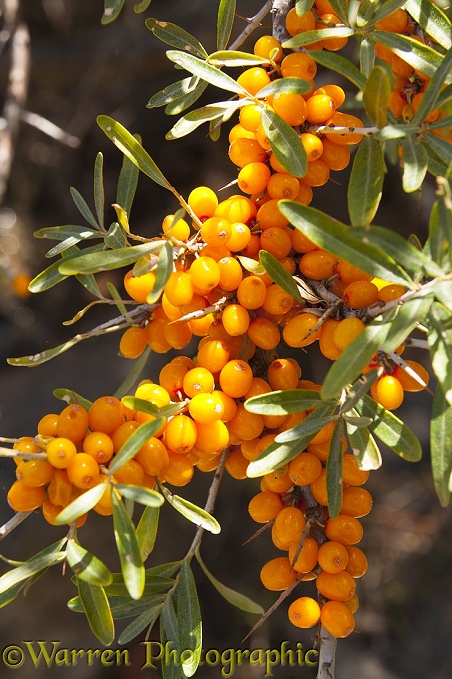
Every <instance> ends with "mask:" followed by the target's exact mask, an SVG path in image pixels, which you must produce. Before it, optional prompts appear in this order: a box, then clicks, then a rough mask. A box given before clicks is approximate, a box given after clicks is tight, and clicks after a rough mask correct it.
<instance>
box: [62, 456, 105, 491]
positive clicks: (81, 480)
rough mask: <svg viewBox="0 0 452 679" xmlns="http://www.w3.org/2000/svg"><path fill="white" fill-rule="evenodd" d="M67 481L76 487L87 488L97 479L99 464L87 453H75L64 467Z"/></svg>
mask: <svg viewBox="0 0 452 679" xmlns="http://www.w3.org/2000/svg"><path fill="white" fill-rule="evenodd" d="M66 472H67V475H68V479H69V481H70V482H71V483H72V484H73V485H74V486H75V487H76V488H83V489H88V488H92V487H93V486H95V485H97V483H98V481H99V475H100V471H99V465H98V464H97V461H96V460H95V459H94V457H92V456H91V455H88V453H77V455H76V456H75V457H74V459H73V460H72V462H71V463H70V465H69V466H68V467H67V469H66Z"/></svg>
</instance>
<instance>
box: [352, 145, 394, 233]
mask: <svg viewBox="0 0 452 679" xmlns="http://www.w3.org/2000/svg"><path fill="white" fill-rule="evenodd" d="M384 170H385V162H384V157H383V148H382V145H381V143H380V142H379V141H378V140H377V139H375V138H374V137H364V139H363V140H362V141H361V143H360V144H359V147H358V150H357V152H356V155H355V158H354V161H353V167H352V173H351V176H350V181H349V184H348V191H347V201H348V211H349V214H350V220H351V223H352V225H353V226H365V225H367V224H370V223H371V222H372V220H373V218H374V216H375V213H376V212H377V209H378V206H379V204H380V200H381V194H382V190H383V179H384Z"/></svg>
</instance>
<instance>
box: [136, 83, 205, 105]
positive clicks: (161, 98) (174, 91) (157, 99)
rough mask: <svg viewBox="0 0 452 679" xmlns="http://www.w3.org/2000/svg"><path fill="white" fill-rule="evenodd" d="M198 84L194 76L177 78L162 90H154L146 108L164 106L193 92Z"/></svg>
mask: <svg viewBox="0 0 452 679" xmlns="http://www.w3.org/2000/svg"><path fill="white" fill-rule="evenodd" d="M198 84H199V79H198V78H195V77H194V76H189V77H188V78H183V80H178V81H177V82H175V83H171V85H167V87H165V88H164V89H163V90H160V91H159V92H156V93H155V94H154V95H153V96H152V97H151V98H150V99H149V101H148V103H147V108H154V107H157V106H166V105H167V104H169V103H170V102H172V101H175V100H176V99H180V98H181V97H183V96H185V95H187V94H189V93H191V92H193V91H194V90H195V89H196V87H197V85H198Z"/></svg>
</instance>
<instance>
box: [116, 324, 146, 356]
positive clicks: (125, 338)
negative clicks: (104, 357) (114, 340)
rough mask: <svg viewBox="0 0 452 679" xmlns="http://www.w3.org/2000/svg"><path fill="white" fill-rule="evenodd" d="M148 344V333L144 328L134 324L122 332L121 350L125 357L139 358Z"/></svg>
mask: <svg viewBox="0 0 452 679" xmlns="http://www.w3.org/2000/svg"><path fill="white" fill-rule="evenodd" d="M146 346H147V334H146V330H145V329H144V328H140V327H139V326H137V325H133V326H131V327H130V328H127V330H126V331H125V332H124V333H123V334H122V336H121V339H120V341H119V351H120V352H121V354H122V355H123V356H124V357H125V358H132V359H133V358H138V356H141V354H142V353H143V351H144V350H145V349H146Z"/></svg>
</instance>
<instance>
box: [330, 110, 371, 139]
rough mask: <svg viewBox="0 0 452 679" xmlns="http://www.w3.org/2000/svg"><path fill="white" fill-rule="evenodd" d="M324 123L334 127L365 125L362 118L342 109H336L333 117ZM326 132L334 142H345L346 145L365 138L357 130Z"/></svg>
mask: <svg viewBox="0 0 452 679" xmlns="http://www.w3.org/2000/svg"><path fill="white" fill-rule="evenodd" d="M324 124H325V125H326V126H332V127H347V128H359V127H364V124H363V122H362V120H360V119H359V118H357V117H356V116H353V115H350V114H349V113H341V112H340V111H335V112H334V113H333V115H332V116H331V118H329V119H328V120H326V121H325V123H324ZM324 134H325V137H326V138H327V139H329V140H330V141H331V142H333V144H345V145H346V146H348V145H349V144H358V143H359V142H360V141H361V139H362V138H363V135H362V134H359V133H355V132H341V133H338V134H335V133H329V132H325V133H324Z"/></svg>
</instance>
